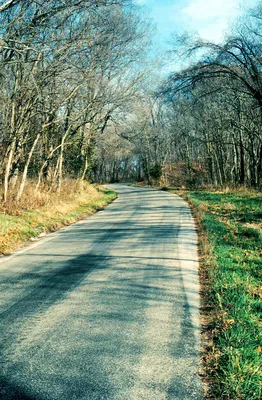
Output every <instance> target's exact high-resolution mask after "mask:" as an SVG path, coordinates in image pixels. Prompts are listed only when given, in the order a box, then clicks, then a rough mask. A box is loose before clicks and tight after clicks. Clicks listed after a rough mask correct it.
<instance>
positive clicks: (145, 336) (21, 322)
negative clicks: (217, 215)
mask: <svg viewBox="0 0 262 400" xmlns="http://www.w3.org/2000/svg"><path fill="white" fill-rule="evenodd" d="M111 187H113V188H114V189H116V190H117V191H118V194H119V197H118V199H117V200H116V201H115V202H114V203H112V204H111V205H110V206H109V207H107V208H106V209H105V210H104V211H101V212H99V213H97V214H96V215H94V216H93V217H91V218H88V219H86V220H84V221H81V222H79V223H77V224H74V225H72V226H70V227H68V228H66V229H63V230H61V231H59V232H57V233H55V234H52V235H48V236H47V237H46V238H45V239H43V240H41V241H39V242H37V243H35V244H33V245H31V246H29V247H28V248H26V249H23V250H22V251H20V252H17V253H16V254H14V255H12V256H10V257H5V258H4V259H1V260H0V283H1V291H0V312H1V322H0V330H1V332H0V341H1V377H0V398H1V399H4V400H10V399H16V400H19V399H20V400H21V399H24V400H74V399H77V400H78V399H79V400H80V399H81V400H102V399H104V400H106V399H107V400H162V399H181V400H182V399H184V400H191V399H194V400H198V399H202V398H203V396H202V394H201V382H200V379H199V377H198V363H199V287H198V273H197V270H198V262H197V245H196V243H197V237H196V233H195V230H194V223H193V221H192V217H191V214H190V211H189V209H188V207H187V205H186V203H185V202H184V201H183V200H182V199H180V198H179V197H177V196H174V195H171V194H168V193H165V192H160V191H154V190H149V189H140V188H131V187H128V186H124V185H111Z"/></svg>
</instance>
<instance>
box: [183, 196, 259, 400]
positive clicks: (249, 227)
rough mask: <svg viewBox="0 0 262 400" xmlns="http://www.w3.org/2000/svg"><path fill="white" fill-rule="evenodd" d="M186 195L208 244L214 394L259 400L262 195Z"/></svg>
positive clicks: (206, 261) (210, 360)
mask: <svg viewBox="0 0 262 400" xmlns="http://www.w3.org/2000/svg"><path fill="white" fill-rule="evenodd" d="M186 196H187V198H188V199H189V201H190V203H191V204H192V205H193V208H194V210H195V214H196V216H198V217H199V218H198V220H199V223H200V232H201V233H202V235H200V238H203V237H205V238H207V242H208V245H206V244H203V242H202V243H200V246H201V248H202V252H204V257H203V264H204V267H205V269H206V276H207V278H208V281H209V284H208V288H209V289H208V300H207V302H209V304H210V303H211V304H212V312H213V313H214V316H215V317H214V318H213V319H212V321H211V325H210V328H211V329H210V335H211V336H212V339H213V341H214V346H215V348H213V349H212V355H211V356H210V357H208V355H206V356H207V357H206V359H207V360H208V361H207V365H206V367H207V371H208V374H209V377H210V376H211V381H212V383H213V384H212V388H211V389H212V395H213V397H214V398H215V399H228V400H229V399H230V400H233V399H245V400H259V399H261V398H262V387H261V383H262V323H261V316H262V252H261V250H262V249H261V239H262V194H261V193H258V192H251V193H249V192H247V191H243V192H241V191H240V192H233V193H216V192H209V191H201V192H200V191H195V192H190V193H189V192H187V193H186ZM201 240H202V239H200V242H201ZM204 247H206V248H204ZM210 252H212V254H210ZM208 253H209V254H208ZM205 258H206V259H205ZM209 260H213V261H212V262H209Z"/></svg>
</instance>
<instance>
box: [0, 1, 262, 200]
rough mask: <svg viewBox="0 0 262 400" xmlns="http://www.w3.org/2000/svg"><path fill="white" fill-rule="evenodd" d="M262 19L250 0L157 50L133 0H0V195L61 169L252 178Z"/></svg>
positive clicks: (56, 179) (260, 139)
mask: <svg viewBox="0 0 262 400" xmlns="http://www.w3.org/2000/svg"><path fill="white" fill-rule="evenodd" d="M261 20H262V2H258V4H257V6H256V7H255V8H253V9H249V10H246V12H245V15H244V16H243V17H242V18H241V19H239V20H238V21H237V23H236V24H235V25H234V26H233V27H232V28H231V31H230V32H228V35H227V36H226V37H225V39H224V42H223V43H221V44H215V43H212V42H207V41H204V40H202V39H200V38H199V37H194V36H193V37H192V36H190V35H188V34H184V35H182V36H180V37H174V38H173V39H172V44H171V45H170V51H169V53H168V54H165V55H164V56H161V55H159V54H157V52H156V51H154V35H153V32H154V25H153V23H152V22H151V20H150V18H149V17H148V16H147V15H146V13H145V12H144V11H143V9H142V8H141V7H139V6H138V5H135V4H134V3H133V2H132V1H129V0H66V1H64V0H49V1H44V0H38V1H34V0H8V1H6V0H5V1H1V2H0V65H1V68H0V81H1V89H2V90H1V93H0V127H1V129H0V155H1V161H0V183H1V193H2V198H3V201H4V202H6V201H7V199H8V198H9V196H12V197H14V196H15V199H16V201H17V202H19V200H20V199H21V198H22V196H23V193H24V190H25V187H26V185H27V183H28V182H30V184H32V182H33V185H34V187H35V190H36V191H38V190H41V188H42V187H48V190H50V191H52V190H53V191H56V192H58V193H59V192H60V190H61V187H62V185H63V181H64V179H67V178H73V179H77V180H80V181H84V180H88V181H90V182H119V181H131V180H134V181H140V180H145V181H148V182H149V183H150V182H151V181H152V180H153V181H159V180H160V181H161V183H162V184H163V185H173V186H181V185H185V186H186V187H200V186H204V185H214V186H216V185H232V186H239V185H245V186H248V187H256V188H259V187H261V185H262V135H261V118H262V75H261V66H262V44H261V35H262V28H261ZM168 58H170V60H173V72H172V71H171V72H169V73H168V74H164V73H163V72H161V71H162V70H163V66H164V64H165V61H166V60H167V59H168ZM176 63H177V64H176ZM181 63H182V65H184V67H183V68H182V69H177V68H176V65H181Z"/></svg>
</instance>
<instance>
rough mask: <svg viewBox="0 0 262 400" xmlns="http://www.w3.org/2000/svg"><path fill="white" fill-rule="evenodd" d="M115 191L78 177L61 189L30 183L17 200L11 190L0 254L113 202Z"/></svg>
mask: <svg viewBox="0 0 262 400" xmlns="http://www.w3.org/2000/svg"><path fill="white" fill-rule="evenodd" d="M115 196H116V194H115V192H113V191H111V190H108V189H104V188H101V187H96V186H94V185H90V184H88V183H86V182H79V181H75V180H68V181H65V182H64V184H63V186H62V190H61V192H60V193H57V192H55V191H49V190H48V188H47V187H45V186H42V187H41V189H40V190H39V191H37V192H36V191H35V184H33V182H31V183H29V184H27V186H26V189H25V192H24V195H23V197H22V199H21V200H20V201H19V202H18V203H17V202H16V201H15V193H10V195H9V198H8V200H7V202H6V203H2V204H1V205H0V255H6V254H8V253H10V252H11V251H13V250H15V249H17V248H18V247H19V246H21V245H23V244H25V243H26V242H28V241H30V240H33V238H35V237H37V236H39V235H40V234H42V235H44V234H46V233H48V232H53V231H55V230H57V229H59V228H61V227H63V226H65V225H68V224H71V223H73V222H76V221H78V220H80V219H82V218H85V217H87V216H88V215H91V214H93V213H94V212H95V211H97V210H100V209H102V208H103V207H104V206H105V205H107V204H108V203H110V202H111V201H112V200H113V199H114V198H115Z"/></svg>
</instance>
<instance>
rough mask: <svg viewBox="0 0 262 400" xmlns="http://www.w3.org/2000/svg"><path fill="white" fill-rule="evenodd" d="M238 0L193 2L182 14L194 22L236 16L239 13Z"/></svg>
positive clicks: (198, 0)
mask: <svg viewBox="0 0 262 400" xmlns="http://www.w3.org/2000/svg"><path fill="white" fill-rule="evenodd" d="M238 4H239V1H238V0H215V1H214V0H192V1H191V2H190V3H189V4H188V5H187V6H186V7H185V8H184V9H183V10H182V13H183V14H185V15H187V16H189V17H190V18H192V20H194V21H204V20H210V19H212V18H225V19H228V17H232V16H234V15H235V14H236V13H237V12H238Z"/></svg>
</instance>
